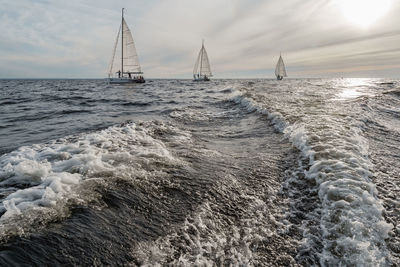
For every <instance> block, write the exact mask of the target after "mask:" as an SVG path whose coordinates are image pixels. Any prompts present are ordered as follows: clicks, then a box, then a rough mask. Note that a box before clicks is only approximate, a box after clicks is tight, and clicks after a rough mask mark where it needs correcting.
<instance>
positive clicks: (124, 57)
mask: <svg viewBox="0 0 400 267" xmlns="http://www.w3.org/2000/svg"><path fill="white" fill-rule="evenodd" d="M121 44H122V45H121ZM119 71H121V76H122V77H123V76H127V75H124V74H128V73H132V74H141V73H142V70H141V68H140V64H139V57H138V55H137V53H136V47H135V43H134V41H133V37H132V33H131V31H130V30H129V27H128V25H127V24H126V21H125V19H124V18H122V22H121V26H120V28H119V31H118V35H117V39H116V42H115V44H114V50H113V54H112V57H111V63H110V68H109V73H108V76H109V77H113V76H116V74H117V73H118V72H119Z"/></svg>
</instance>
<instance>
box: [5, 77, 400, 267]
mask: <svg viewBox="0 0 400 267" xmlns="http://www.w3.org/2000/svg"><path fill="white" fill-rule="evenodd" d="M399 195H400V80H393V79H343V78H342V79H284V80H282V81H276V80H273V79H249V80H246V79H237V80H235V79H226V80H224V79H215V80H212V81H210V82H192V81H191V80H162V79H153V80H148V81H147V82H146V83H145V84H132V85H109V84H107V83H106V82H105V81H104V80H102V79H98V80H96V79H91V80H83V79H79V80H73V79H60V80H57V79H51V80H41V79H33V80H18V79H9V80H0V216H1V217H0V266H31V265H34V266H60V265H62V266H103V265H105V266H110V265H112V266H116V265H118V266H120V265H124V266H363V267H364V266H400V197H399Z"/></svg>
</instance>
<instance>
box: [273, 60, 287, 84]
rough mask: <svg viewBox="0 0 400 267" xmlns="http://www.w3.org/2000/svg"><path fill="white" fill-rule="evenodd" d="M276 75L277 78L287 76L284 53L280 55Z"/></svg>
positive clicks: (280, 78)
mask: <svg viewBox="0 0 400 267" xmlns="http://www.w3.org/2000/svg"><path fill="white" fill-rule="evenodd" d="M275 76H276V79H277V80H282V79H283V77H287V74H286V69H285V63H283V59H282V55H279V60H278V63H277V64H276V68H275Z"/></svg>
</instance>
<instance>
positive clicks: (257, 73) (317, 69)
mask: <svg viewBox="0 0 400 267" xmlns="http://www.w3.org/2000/svg"><path fill="white" fill-rule="evenodd" d="M337 3H338V2H337V0H325V1H323V0H310V1H301V0H287V1H283V2H282V1H280V2H279V1H272V0H270V1H262V0H250V1H242V0H220V1H213V0H203V1H201V2H198V1H194V0H164V1H161V0H147V1H145V0H136V1H129V2H126V1H112V2H110V1H105V0H99V1H94V0H88V1H84V2H82V1H78V0H69V1H50V0H49V1H28V0H15V1H1V3H0V4H1V5H2V9H1V11H0V27H1V28H2V32H1V35H2V36H1V39H0V62H2V63H1V66H0V77H3V78H7V77H22V78H26V77H33V78H42V77H44V78H56V77H66V78H73V77H76V78H86V77H89V78H103V77H105V76H106V73H107V67H108V64H109V60H110V57H111V52H112V51H111V50H112V47H113V44H114V40H115V37H116V34H117V31H118V27H119V23H120V12H121V10H120V8H119V7H125V8H126V20H127V22H128V24H129V26H130V28H131V30H132V32H133V36H134V39H135V43H136V48H137V51H138V54H139V59H140V62H141V65H142V69H143V71H144V72H145V75H146V76H147V77H164V78H173V77H178V78H190V77H191V76H192V75H191V72H192V69H193V64H194V61H195V59H196V56H197V53H198V51H199V49H200V47H201V41H202V39H204V40H205V45H206V48H207V51H208V54H209V57H210V61H211V67H212V70H213V72H214V74H215V76H216V77H230V78H235V77H260V78H262V77H273V69H274V67H275V64H276V61H277V59H278V57H279V52H282V54H283V57H284V60H285V63H286V66H287V69H288V74H289V76H290V77H304V76H306V77H308V76H312V77H319V76H323V77H326V76H334V77H335V76H344V75H343V73H346V72H347V73H349V74H351V75H355V74H357V75H363V73H364V74H366V75H371V73H374V72H373V70H374V69H375V70H376V73H377V75H380V76H383V77H385V76H392V75H393V73H395V71H394V70H396V69H397V68H398V65H400V57H399V55H400V47H398V44H399V43H400V31H399V29H398V26H397V25H400V17H399V16H398V15H397V14H399V11H400V3H397V2H395V1H393V4H392V8H391V11H390V12H389V13H388V14H386V16H385V17H382V18H380V19H378V20H377V21H376V22H375V23H374V24H373V25H371V26H370V27H369V28H367V29H364V28H359V27H357V25H352V24H351V23H350V22H349V21H348V20H346V17H345V16H344V15H343V14H342V12H341V10H340V6H339V5H338V4H337ZM116 7H118V8H116ZM385 70H387V71H386V72H385Z"/></svg>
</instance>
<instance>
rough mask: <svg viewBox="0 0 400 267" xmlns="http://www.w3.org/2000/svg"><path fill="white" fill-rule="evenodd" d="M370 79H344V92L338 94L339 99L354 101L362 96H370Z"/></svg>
mask: <svg viewBox="0 0 400 267" xmlns="http://www.w3.org/2000/svg"><path fill="white" fill-rule="evenodd" d="M369 81H370V79H362V78H353V79H343V84H342V86H343V90H342V91H341V92H339V93H338V95H337V98H338V100H340V99H352V98H357V97H359V96H362V95H369V94H368V93H367V92H366V88H368V83H369Z"/></svg>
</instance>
